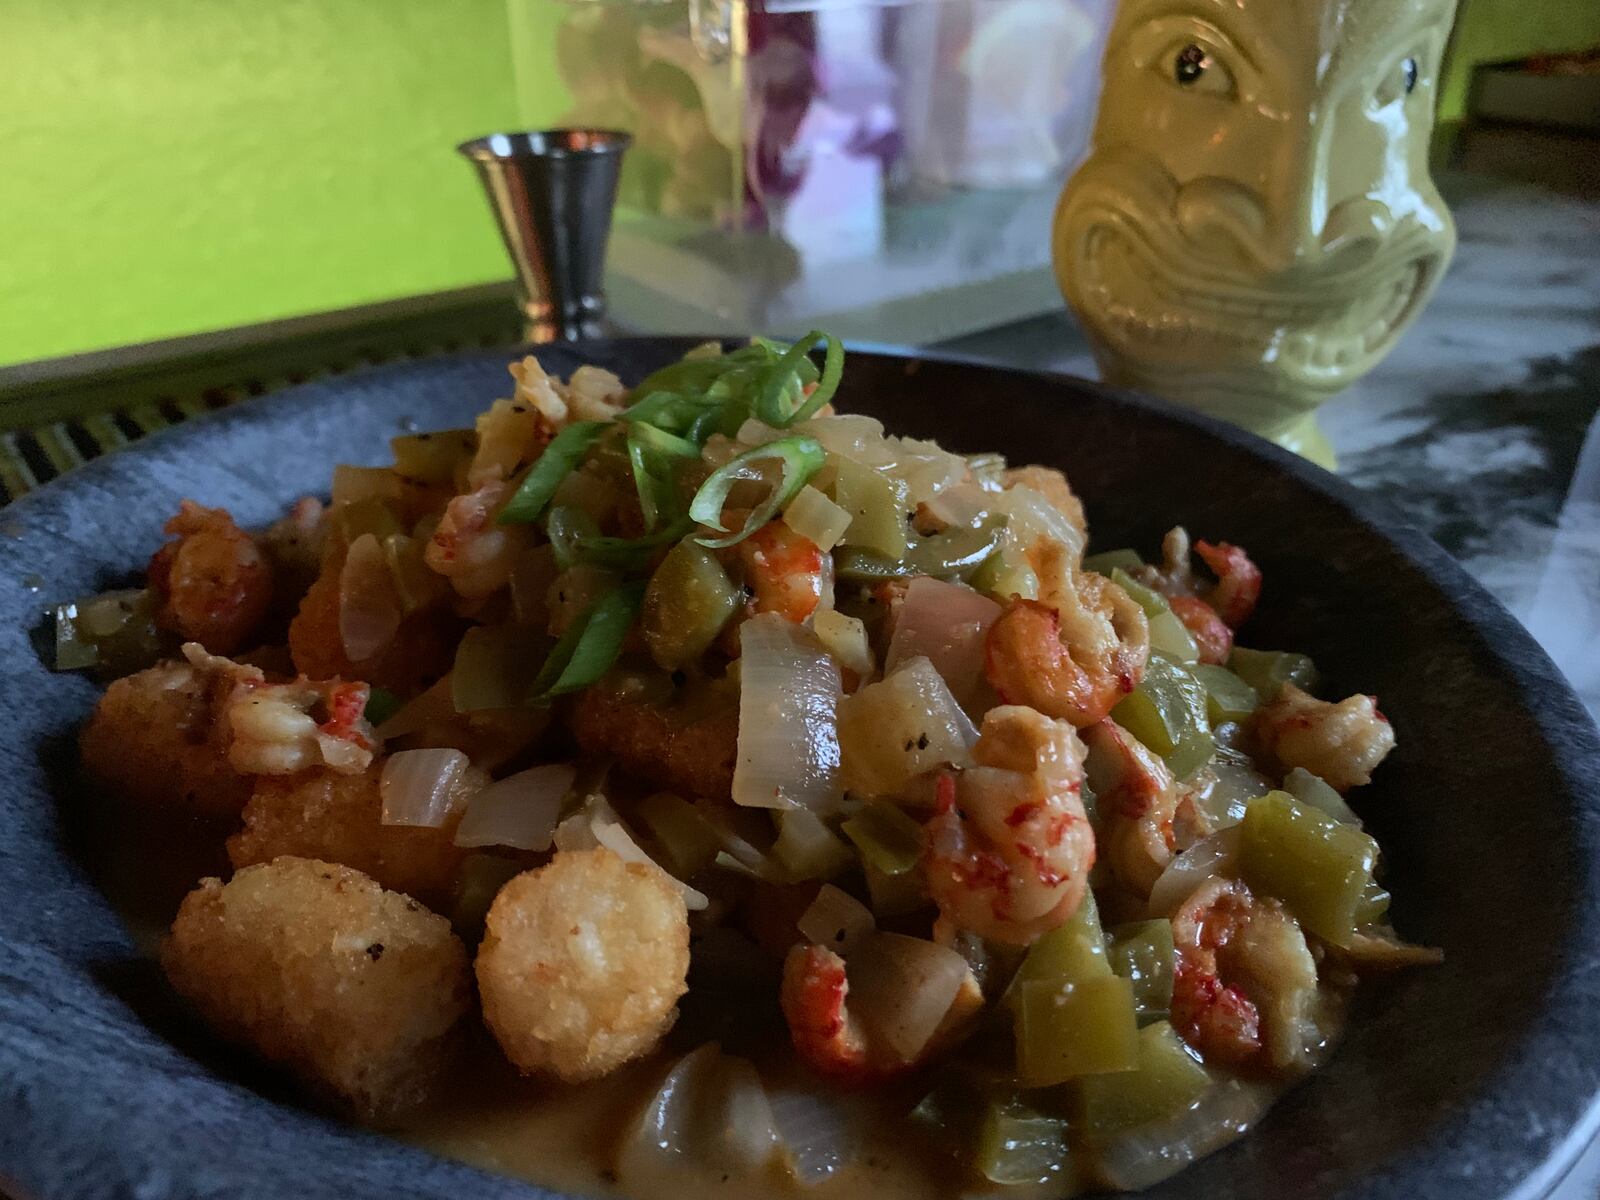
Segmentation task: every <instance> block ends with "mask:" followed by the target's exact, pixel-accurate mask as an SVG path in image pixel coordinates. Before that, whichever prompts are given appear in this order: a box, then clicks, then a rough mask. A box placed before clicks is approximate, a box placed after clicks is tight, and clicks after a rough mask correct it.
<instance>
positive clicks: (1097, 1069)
mask: <svg viewBox="0 0 1600 1200" xmlns="http://www.w3.org/2000/svg"><path fill="white" fill-rule="evenodd" d="M1013 992H1014V999H1013V1001H1012V1016H1013V1020H1014V1025H1013V1031H1014V1035H1015V1037H1016V1045H1017V1074H1018V1077H1019V1078H1020V1079H1021V1081H1022V1083H1023V1084H1024V1085H1025V1086H1027V1087H1050V1086H1053V1085H1054V1084H1058V1083H1065V1082H1066V1081H1067V1080H1069V1079H1076V1078H1077V1077H1078V1076H1080V1075H1103V1074H1107V1073H1109V1072H1112V1071H1132V1070H1135V1069H1136V1068H1137V1067H1138V1065H1139V1023H1138V1020H1137V1018H1136V1017H1135V1015H1134V1000H1133V985H1132V984H1131V983H1129V982H1128V981H1127V980H1126V979H1124V978H1122V977H1121V976H1120V975H1110V974H1107V975H1102V976H1100V977H1099V978H1095V979H1086V980H1084V981H1083V982H1081V983H1046V982H1042V981H1041V982H1024V983H1021V984H1019V985H1016V987H1015V988H1014V989H1013Z"/></svg>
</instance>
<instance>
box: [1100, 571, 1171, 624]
mask: <svg viewBox="0 0 1600 1200" xmlns="http://www.w3.org/2000/svg"><path fill="white" fill-rule="evenodd" d="M1110 579H1111V582H1112V583H1114V584H1116V585H1117V586H1118V587H1119V588H1121V589H1122V590H1123V591H1125V592H1127V593H1128V595H1129V597H1131V598H1132V600H1133V602H1134V603H1135V604H1137V605H1138V606H1139V607H1140V608H1142V609H1144V615H1145V616H1147V617H1157V616H1160V615H1161V614H1162V613H1168V614H1170V613H1171V612H1172V606H1171V605H1169V604H1168V603H1167V598H1166V597H1165V596H1163V595H1162V594H1161V593H1160V592H1157V591H1153V590H1152V589H1150V588H1147V587H1145V585H1144V584H1142V583H1140V582H1139V581H1138V580H1136V579H1135V578H1134V577H1133V576H1132V575H1129V574H1128V573H1127V572H1126V571H1124V570H1123V569H1122V568H1121V567H1114V568H1112V571H1111V575H1110Z"/></svg>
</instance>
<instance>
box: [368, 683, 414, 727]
mask: <svg viewBox="0 0 1600 1200" xmlns="http://www.w3.org/2000/svg"><path fill="white" fill-rule="evenodd" d="M404 707H405V705H404V703H402V701H401V699H400V697H399V696H396V695H395V694H394V693H393V692H391V691H389V690H388V689H387V688H380V687H375V688H371V689H369V690H368V692H367V707H366V709H365V710H364V711H363V712H362V714H361V715H362V716H363V717H365V718H366V721H367V723H368V724H369V725H382V724H383V723H384V722H385V721H387V720H388V719H389V718H390V717H392V716H394V715H395V713H397V712H399V711H400V710H401V709H402V708H404Z"/></svg>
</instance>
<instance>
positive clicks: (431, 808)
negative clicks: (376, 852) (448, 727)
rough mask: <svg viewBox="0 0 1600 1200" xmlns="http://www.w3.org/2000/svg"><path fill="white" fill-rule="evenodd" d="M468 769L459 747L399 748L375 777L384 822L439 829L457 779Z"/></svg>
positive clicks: (453, 799) (448, 806)
mask: <svg viewBox="0 0 1600 1200" xmlns="http://www.w3.org/2000/svg"><path fill="white" fill-rule="evenodd" d="M466 768H467V756H466V755H465V754H463V753H461V751H459V750H442V749H440V750H402V751H400V752H399V753H398V754H391V755H390V756H389V758H388V760H387V761H386V762H385V763H384V764H383V774H382V775H381V776H379V778H378V794H379V795H380V796H381V797H382V798H383V818H382V820H383V823H384V824H385V825H412V826H417V827H420V828H424V829H438V828H439V827H440V826H441V825H443V824H444V823H445V822H446V821H447V820H449V818H450V813H451V806H452V804H453V803H454V801H455V799H456V788H455V785H456V781H457V780H458V779H459V778H460V777H461V772H462V771H464V770H466Z"/></svg>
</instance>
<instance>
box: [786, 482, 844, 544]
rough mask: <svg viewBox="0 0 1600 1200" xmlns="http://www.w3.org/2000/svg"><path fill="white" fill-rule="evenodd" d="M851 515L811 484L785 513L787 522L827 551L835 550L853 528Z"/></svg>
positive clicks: (798, 494) (800, 493)
mask: <svg viewBox="0 0 1600 1200" xmlns="http://www.w3.org/2000/svg"><path fill="white" fill-rule="evenodd" d="M850 520H851V518H850V514H849V513H848V512H846V511H845V510H844V509H842V508H840V507H839V506H838V505H837V504H835V503H834V502H833V501H832V500H829V499H828V498H827V497H826V496H824V495H823V494H822V493H821V492H819V491H817V489H816V488H814V487H812V486H811V485H810V484H809V483H808V484H806V486H805V487H803V488H801V489H800V490H799V491H798V492H796V493H795V497H794V499H793V500H791V501H789V507H788V508H786V509H784V510H783V523H784V524H785V525H787V526H788V527H789V528H790V529H792V530H794V531H795V532H796V533H798V534H799V535H800V536H801V537H803V538H806V539H808V540H810V541H812V542H815V543H816V545H817V548H818V549H819V550H822V551H824V552H826V551H828V550H832V549H833V548H834V547H835V546H837V545H838V544H839V539H840V538H842V537H844V531H845V530H847V529H849V528H850Z"/></svg>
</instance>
